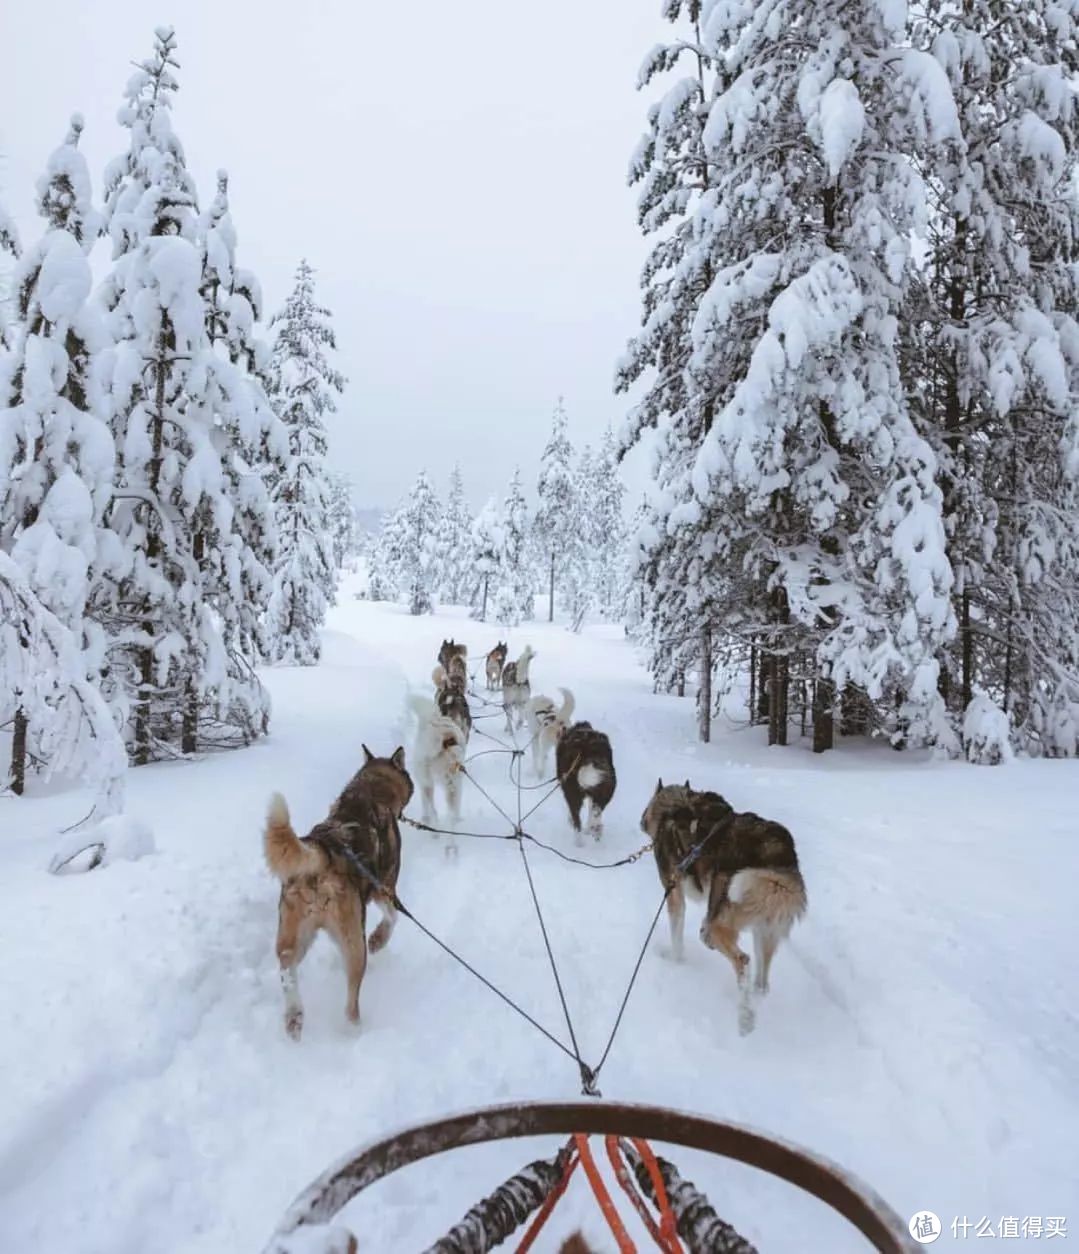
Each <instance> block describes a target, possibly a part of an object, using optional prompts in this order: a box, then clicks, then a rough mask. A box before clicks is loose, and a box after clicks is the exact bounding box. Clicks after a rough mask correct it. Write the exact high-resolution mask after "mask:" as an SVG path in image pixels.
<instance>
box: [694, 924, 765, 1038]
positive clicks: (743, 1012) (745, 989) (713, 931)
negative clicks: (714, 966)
mask: <svg viewBox="0 0 1079 1254" xmlns="http://www.w3.org/2000/svg"><path fill="white" fill-rule="evenodd" d="M701 940H702V941H704V943H705V944H706V945H707V946H708V948H709V949H717V950H719V952H720V953H721V954H723V955H725V956H726V958H727V959H728V960H729V962H730V964H731V966H732V967H733V968H734V977H735V979H736V980H737V981H738V1031H739V1034H740V1035H742V1036H745V1035H747V1034H748V1033H749V1032H752V1031H753V1028H754V1026H755V1023H756V1016H755V1014H754V1011H753V1002H752V1000H751V997H750V987H749V954H747V953H746V952H745V951H744V950H743V949H741V948H740V947H739V945H738V932H737V930H736V929H735V928H733V927H731V926H730V924H729V922H727V921H726V920H724V918H723V917H722V916H720V917H719V918H713V919H705V921H704V923H702V924H701Z"/></svg>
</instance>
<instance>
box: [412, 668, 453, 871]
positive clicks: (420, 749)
mask: <svg viewBox="0 0 1079 1254" xmlns="http://www.w3.org/2000/svg"><path fill="white" fill-rule="evenodd" d="M408 703H409V706H410V708H411V710H412V713H413V714H414V715H415V717H416V722H417V724H418V726H417V729H416V742H415V745H414V747H413V750H412V757H411V759H410V760H409V765H410V766H411V768H412V773H413V774H414V775H415V777H416V783H417V785H418V786H419V790H420V801H421V804H422V807H423V812H422V813H423V817H422V820H421V821H422V822H424V823H428V824H430V825H431V826H434V825H435V823H436V820H437V818H438V816H437V814H436V813H435V785H436V784H440V785H441V786H442V790H443V792H444V793H445V794H446V805H447V807H448V809H449V812H450V826H451V827H456V826H457V824H458V823H459V822H460V819H461V769H462V767H463V766H464V760H465V733H464V732H463V731H462V730H461V728H460V727H458V725H457V724H456V723H455V722H454V721H453V719H451V718H448V717H447V716H446V715H445V714H440V713H439V710H438V706H437V705H436V704H435V703H434V702H433V701H431V700H430V699H429V698H427V697H423V696H420V695H419V694H418V693H411V694H410V695H409V698H408ZM456 847H457V846H456V842H455V841H454V839H453V837H452V836H451V837H450V839H449V841H448V842H447V846H446V848H447V850H449V849H456Z"/></svg>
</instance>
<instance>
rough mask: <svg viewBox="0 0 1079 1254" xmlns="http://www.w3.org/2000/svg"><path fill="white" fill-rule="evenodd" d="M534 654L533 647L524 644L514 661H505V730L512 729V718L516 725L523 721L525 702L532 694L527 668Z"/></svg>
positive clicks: (503, 670)
mask: <svg viewBox="0 0 1079 1254" xmlns="http://www.w3.org/2000/svg"><path fill="white" fill-rule="evenodd" d="M535 656H536V651H535V649H533V648H532V646H531V645H530V644H526V645H525V647H524V649H523V651H522V653H521V656H520V657H519V658H518V659H517V661H516V662H507V663H506V665H505V666H504V667H503V669H502V708H503V709H504V710H505V711H506V731H508V732H512V731H513V720H514V718H515V717H516V719H517V726H518V727H520V726H521V725H522V724H523V723H524V708H525V703H526V702H527V701H528V699H529V697H530V696H531V695H532V685H531V684H530V683H529V680H528V669H529V667H530V666H531V665H532V659H533V658H534V657H535Z"/></svg>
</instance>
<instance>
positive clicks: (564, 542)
mask: <svg viewBox="0 0 1079 1254" xmlns="http://www.w3.org/2000/svg"><path fill="white" fill-rule="evenodd" d="M576 493H577V481H576V480H575V478H574V474H573V445H572V444H571V443H570V440H569V436H568V434H567V432H566V410H565V406H564V405H563V402H562V398H561V397H559V398H558V404H557V405H556V406H555V410H554V415H553V417H552V419H551V434H550V437H549V438H548V440H547V444H546V447H545V448H544V450H543V456H542V457H541V458H540V468H539V477H538V479H537V481H536V496H537V498H538V504H537V506H536V513H535V517H534V518H533V520H532V530H533V545H532V547H533V550H534V552H535V555H536V565H537V567H538V569H540V570H542V571H543V572H544V575H545V582H546V584H547V620H548V622H554V607H555V591H556V587H557V590H558V591H559V593H561V591H562V589H561V587H560V586H558V585H559V584H560V581H561V577H562V576H563V574H564V573H565V571H566V568H567V563H568V559H569V554H570V549H571V546H572V544H573V541H574V538H575V536H574V527H575V526H576V522H577V518H576V514H577V499H576Z"/></svg>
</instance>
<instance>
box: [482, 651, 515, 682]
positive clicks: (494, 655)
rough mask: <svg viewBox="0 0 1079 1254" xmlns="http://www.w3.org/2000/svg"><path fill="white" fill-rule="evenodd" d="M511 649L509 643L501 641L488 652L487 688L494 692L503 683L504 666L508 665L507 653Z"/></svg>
mask: <svg viewBox="0 0 1079 1254" xmlns="http://www.w3.org/2000/svg"><path fill="white" fill-rule="evenodd" d="M509 651H510V647H509V645H508V644H506V643H504V642H503V641H501V640H500V641H499V642H498V643H497V644H496V645H495V647H494V648H493V649H492V650H491V652H490V653H488V654H487V663H486V667H485V670H486V674H487V690H488V692H493V691H494V690H495V689H496V688H498V687H499V686H500V685H501V683H502V668H503V666H505V665H506V654H507V653H508V652H509Z"/></svg>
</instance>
